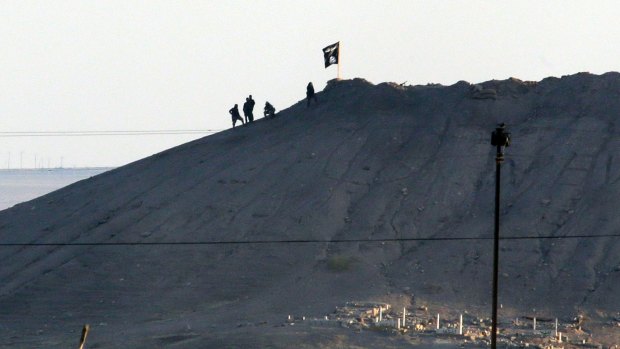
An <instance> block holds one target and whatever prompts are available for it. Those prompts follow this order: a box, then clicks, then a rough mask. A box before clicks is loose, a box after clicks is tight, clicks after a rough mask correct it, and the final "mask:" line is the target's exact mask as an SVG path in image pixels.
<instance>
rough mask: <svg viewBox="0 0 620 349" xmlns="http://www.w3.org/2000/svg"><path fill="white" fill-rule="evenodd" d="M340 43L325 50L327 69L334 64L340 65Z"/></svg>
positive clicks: (324, 56)
mask: <svg viewBox="0 0 620 349" xmlns="http://www.w3.org/2000/svg"><path fill="white" fill-rule="evenodd" d="M339 45H340V41H338V42H337V43H335V44H331V45H329V46H327V47H326V48H324V49H323V58H324V59H325V68H327V67H329V66H330V65H332V64H338V46H339Z"/></svg>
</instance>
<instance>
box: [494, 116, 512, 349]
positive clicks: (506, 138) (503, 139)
mask: <svg viewBox="0 0 620 349" xmlns="http://www.w3.org/2000/svg"><path fill="white" fill-rule="evenodd" d="M505 129H506V126H505V125H504V124H503V123H502V124H499V125H497V128H496V129H495V131H494V132H493V133H492V134H491V145H493V146H495V147H496V148H497V155H496V156H495V231H494V234H493V318H492V321H493V325H492V326H491V349H497V293H498V292H497V289H498V287H497V283H498V274H499V214H500V212H499V198H500V180H501V169H502V168H501V164H502V162H503V161H504V147H508V146H509V145H510V133H508V132H504V131H505Z"/></svg>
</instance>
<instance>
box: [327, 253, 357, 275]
mask: <svg viewBox="0 0 620 349" xmlns="http://www.w3.org/2000/svg"><path fill="white" fill-rule="evenodd" d="M355 262H356V259H355V257H348V256H333V257H330V258H329V259H328V260H327V269H328V270H330V271H334V272H343V271H347V270H351V268H352V267H353V264H355Z"/></svg>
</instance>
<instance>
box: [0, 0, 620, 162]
mask: <svg viewBox="0 0 620 349" xmlns="http://www.w3.org/2000/svg"><path fill="white" fill-rule="evenodd" d="M619 19H620V5H619V3H618V2H617V1H570V0H564V1H542V0H537V1H509V0H506V1H500V0H495V1H472V0H467V1H439V0H429V1H411V0H408V1H404V0H403V1H385V0H384V1H360V0H356V1H343V0H328V1H322V0H320V1H292V0H288V1H230V0H226V1H156V0H148V1H146V0H145V1H131V0H121V1H112V0H110V1H104V0H102V1H88V0H82V1H61V0H57V1H27V0H17V1H11V0H5V1H2V2H1V3H0V48H1V49H2V54H0V113H1V117H0V120H1V123H0V134H1V133H2V132H17V131H110V130H119V131H127V130H132V131H134V130H135V131H142V130H181V129H183V130H189V129H191V130H196V129H200V130H202V129H216V130H221V129H226V128H229V127H230V125H231V123H230V117H229V115H228V109H229V108H231V107H232V105H233V104H235V103H238V104H239V105H240V106H241V104H242V103H243V101H244V100H245V97H246V96H247V95H249V94H252V95H253V96H254V99H255V100H256V101H257V104H256V108H255V112H254V114H255V116H256V115H261V114H262V106H263V105H264V103H265V100H269V101H271V102H272V104H274V105H275V107H276V108H277V109H278V110H279V109H283V108H286V107H288V106H290V105H291V104H293V103H295V102H297V101H298V100H301V99H303V98H304V97H305V86H306V84H307V83H308V81H312V82H313V83H314V85H315V88H316V89H317V90H322V89H323V87H324V86H325V83H326V82H327V81H328V80H330V79H332V78H335V77H336V72H337V68H336V66H332V67H329V68H327V69H325V68H324V66H323V57H322V52H321V49H322V48H323V47H325V46H327V45H329V44H332V43H334V42H336V41H340V42H341V45H342V46H341V73H342V77H343V78H347V79H348V78H354V77H362V78H365V79H367V80H370V81H371V82H373V83H380V82H384V81H394V82H398V83H401V82H405V81H407V82H408V83H409V84H427V83H429V82H432V83H441V84H445V85H450V84H453V83H455V82H457V81H459V80H466V81H469V82H472V83H476V82H482V81H486V80H491V79H505V78H508V77H516V78H519V79H522V80H541V79H543V78H545V77H548V76H558V77H559V76H562V75H567V74H574V73H577V72H582V71H588V72H591V73H595V74H601V73H604V72H607V71H617V70H620V46H619V45H618V44H619V43H620V25H619V24H618V23H619ZM198 137H199V136H198V135H186V136H179V135H159V136H151V135H149V136H97V137H19V138H13V137H10V138H7V137H0V168H7V167H8V166H10V167H11V168H19V167H20V162H21V166H22V167H33V166H34V157H35V156H36V157H37V159H38V166H47V164H48V163H49V164H50V166H52V167H54V166H58V165H59V164H60V161H61V157H62V159H63V164H64V166H119V165H123V164H126V163H128V162H131V161H134V160H137V159H140V158H143V157H145V156H148V155H151V154H154V153H156V152H159V151H161V150H164V149H166V148H169V147H171V146H174V145H178V144H181V143H184V142H186V141H189V140H191V139H195V138H198ZM9 157H10V159H9ZM20 160H21V161H20Z"/></svg>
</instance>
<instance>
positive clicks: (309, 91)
mask: <svg viewBox="0 0 620 349" xmlns="http://www.w3.org/2000/svg"><path fill="white" fill-rule="evenodd" d="M306 99H307V100H308V104H307V105H306V106H307V107H310V100H312V99H314V103H319V101H317V99H316V95H315V94H314V86H312V82H309V83H308V86H306Z"/></svg>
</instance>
